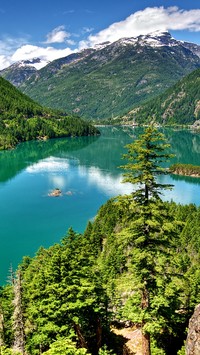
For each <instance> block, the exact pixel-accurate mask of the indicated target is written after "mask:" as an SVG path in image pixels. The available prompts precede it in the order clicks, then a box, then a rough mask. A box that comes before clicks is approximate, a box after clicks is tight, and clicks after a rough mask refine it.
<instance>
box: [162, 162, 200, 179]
mask: <svg viewBox="0 0 200 355" xmlns="http://www.w3.org/2000/svg"><path fill="white" fill-rule="evenodd" d="M169 171H170V173H172V174H178V175H186V176H196V177H199V176H200V166H196V165H192V164H180V163H177V164H173V165H171V166H170V168H169Z"/></svg>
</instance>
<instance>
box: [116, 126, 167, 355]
mask: <svg viewBox="0 0 200 355" xmlns="http://www.w3.org/2000/svg"><path fill="white" fill-rule="evenodd" d="M126 148H127V149H128V153H127V154H125V155H124V158H125V159H128V163H127V164H126V165H125V166H122V168H124V169H125V170H126V172H125V173H124V180H123V182H129V183H132V184H134V191H133V192H132V200H131V203H132V204H133V206H134V208H133V209H132V210H133V211H134V219H133V221H132V222H131V223H130V225H129V227H128V228H127V230H126V233H127V239H128V243H129V245H131V255H130V257H131V264H132V266H131V268H132V272H133V273H134V277H135V278H136V280H137V282H138V285H139V286H138V288H139V291H140V292H139V294H140V295H139V296H138V297H139V302H138V304H137V306H139V308H140V312H139V316H137V317H138V320H139V321H140V323H141V327H142V334H143V335H142V353H143V355H150V354H151V349H150V334H151V333H152V323H153V321H154V317H153V316H152V314H154V316H155V308H156V305H155V304H154V306H153V302H151V300H152V297H153V296H155V295H156V296H157V297H158V294H159V288H158V284H159V285H160V289H161V288H163V287H164V283H165V282H166V281H165V282H164V281H163V280H162V278H160V280H159V276H158V275H161V274H162V272H163V270H164V264H165V262H164V260H166V259H165V256H166V252H167V250H168V248H169V246H170V237H171V236H172V234H173V232H174V226H173V224H172V223H171V221H170V217H169V216H168V211H167V210H166V207H165V204H164V203H163V202H162V200H161V198H160V195H161V194H162V191H163V190H165V189H169V188H171V187H172V186H171V185H167V184H161V183H159V182H158V181H157V180H156V177H157V176H159V175H162V174H167V173H168V172H167V170H166V169H165V168H164V167H162V166H161V164H163V163H164V162H166V161H167V160H168V159H169V158H170V157H171V155H170V154H169V153H167V152H166V149H167V148H169V145H168V144H166V140H165V138H164V136H163V135H162V134H161V133H159V132H158V130H157V129H155V128H154V127H148V128H147V129H146V130H145V132H144V133H143V134H142V135H141V136H140V138H139V139H138V140H136V141H134V142H133V143H131V144H129V145H127V146H126ZM165 276H166V275H165ZM166 279H167V276H166ZM161 285H162V287H161ZM135 298H137V297H135ZM157 302H161V301H159V300H158V298H157ZM133 303H134V302H133ZM161 303H162V302H161ZM134 306H135V305H133V308H134ZM136 312H138V310H137V311H136ZM133 313H134V311H133ZM158 313H159V311H158V307H157V314H158ZM154 326H156V327H159V325H158V322H157V324H156V325H155V322H154Z"/></svg>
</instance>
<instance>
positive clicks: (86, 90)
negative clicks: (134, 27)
mask: <svg viewBox="0 0 200 355" xmlns="http://www.w3.org/2000/svg"><path fill="white" fill-rule="evenodd" d="M74 56H75V58H73V57H72V58H71V57H70V56H69V57H70V58H68V57H66V58H62V59H58V60H56V61H53V62H51V63H50V64H48V65H47V66H46V67H44V68H42V69H41V70H39V71H37V73H35V74H34V75H32V76H31V77H30V78H29V79H28V80H26V81H25V82H24V83H23V84H22V85H21V86H20V88H21V90H22V91H23V92H24V93H26V94H28V95H29V96H30V97H32V98H33V99H35V100H37V101H38V102H40V103H41V104H43V105H45V106H48V107H53V108H59V109H63V110H66V111H67V112H73V113H78V114H79V115H80V116H83V117H86V118H92V119H93V118H94V119H98V118H99V119H102V118H112V117H116V116H119V115H122V114H123V113H125V112H127V111H128V110H129V109H131V108H133V107H136V106H138V104H140V103H143V102H145V101H146V100H147V99H150V98H152V97H155V96H156V95H158V94H159V93H161V92H163V91H165V90H166V88H168V87H170V86H172V85H173V84H174V83H175V82H177V81H178V80H179V79H180V78H182V77H183V76H185V75H186V74H188V73H190V72H191V71H193V70H194V69H196V68H198V67H199V66H200V58H199V56H198V55H196V54H194V53H193V51H192V50H191V49H188V48H186V47H185V46H184V43H182V42H180V41H176V40H175V39H173V38H172V37H171V35H170V34H169V33H155V34H151V35H146V36H139V37H135V38H124V39H120V40H118V41H116V42H114V43H109V44H105V45H104V46H103V47H102V48H100V49H96V50H95V49H92V50H90V51H89V50H87V51H86V52H84V55H83V54H82V56H80V54H79V55H78V54H76V55H74Z"/></svg>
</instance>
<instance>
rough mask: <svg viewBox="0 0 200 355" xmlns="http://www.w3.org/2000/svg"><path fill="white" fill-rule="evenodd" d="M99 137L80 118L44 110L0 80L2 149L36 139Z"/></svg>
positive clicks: (93, 129) (0, 147)
mask: <svg viewBox="0 0 200 355" xmlns="http://www.w3.org/2000/svg"><path fill="white" fill-rule="evenodd" d="M98 133H99V132H98V130H97V129H96V128H94V127H93V126H91V125H90V124H89V123H86V122H84V121H83V120H81V119H79V118H78V117H75V116H74V117H72V116H69V115H66V114H63V113H62V112H61V111H60V112H59V111H55V110H54V111H53V110H50V109H47V108H44V107H42V106H41V105H40V104H38V103H36V102H34V101H33V100H32V99H30V98H29V97H28V96H26V95H24V94H22V93H21V92H20V91H19V90H18V89H16V88H15V87H14V86H13V85H12V84H10V83H9V82H8V81H6V80H5V79H3V78H0V149H7V148H12V147H14V146H15V145H16V144H17V143H18V142H22V141H27V140H31V139H36V138H40V139H44V138H45V139H47V138H54V137H65V136H80V135H88V134H98Z"/></svg>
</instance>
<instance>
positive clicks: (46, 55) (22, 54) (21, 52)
mask: <svg viewBox="0 0 200 355" xmlns="http://www.w3.org/2000/svg"><path fill="white" fill-rule="evenodd" d="M71 53H72V50H71V49H70V48H64V49H56V48H53V47H47V48H44V47H38V46H33V45H30V44H27V45H24V46H22V47H20V48H18V49H17V50H16V51H15V53H14V54H13V55H12V57H11V60H12V62H17V61H19V60H28V59H32V58H41V59H42V60H44V61H47V62H49V61H52V60H54V59H57V58H61V57H65V56H67V55H69V54H71Z"/></svg>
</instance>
